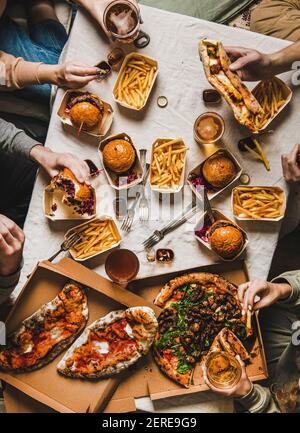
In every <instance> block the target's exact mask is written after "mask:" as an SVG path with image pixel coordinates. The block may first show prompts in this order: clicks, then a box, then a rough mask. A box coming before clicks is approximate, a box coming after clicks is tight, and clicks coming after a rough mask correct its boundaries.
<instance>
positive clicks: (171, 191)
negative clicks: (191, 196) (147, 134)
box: [150, 138, 188, 194]
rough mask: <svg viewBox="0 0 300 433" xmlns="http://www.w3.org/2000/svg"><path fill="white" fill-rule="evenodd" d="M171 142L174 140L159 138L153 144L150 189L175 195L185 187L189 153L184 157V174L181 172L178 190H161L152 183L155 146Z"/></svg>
mask: <svg viewBox="0 0 300 433" xmlns="http://www.w3.org/2000/svg"><path fill="white" fill-rule="evenodd" d="M171 140H173V138H157V139H156V140H155V142H154V143H153V144H152V153H151V165H150V188H151V189H152V191H156V192H160V193H161V194H173V193H176V192H179V191H181V190H182V187H183V185H184V178H185V169H186V158H187V151H186V152H185V155H184V166H183V168H182V172H181V176H180V182H179V185H178V187H177V188H161V187H159V186H156V185H152V183H151V177H152V162H153V150H154V145H155V144H163V143H165V142H168V141H171ZM181 141H182V143H183V144H185V143H184V141H183V140H181ZM187 150H188V148H187Z"/></svg>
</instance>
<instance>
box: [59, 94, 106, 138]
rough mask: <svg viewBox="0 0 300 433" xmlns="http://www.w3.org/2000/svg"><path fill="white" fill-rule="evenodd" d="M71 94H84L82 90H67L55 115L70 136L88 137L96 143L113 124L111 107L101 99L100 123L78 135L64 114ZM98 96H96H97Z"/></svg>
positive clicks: (75, 127) (66, 114)
mask: <svg viewBox="0 0 300 433" xmlns="http://www.w3.org/2000/svg"><path fill="white" fill-rule="evenodd" d="M72 93H78V94H80V93H86V92H85V91H84V90H67V91H66V92H65V93H64V95H63V97H62V100H61V103H60V105H59V108H58V111H57V115H58V117H59V118H60V120H61V122H62V124H63V127H64V129H65V130H66V131H68V132H70V133H71V134H74V135H76V136H78V137H80V136H81V137H88V138H92V139H93V140H94V141H96V142H98V141H99V138H101V137H104V136H105V135H106V134H107V133H108V131H109V130H110V127H111V125H112V122H113V117H114V111H113V109H112V106H111V105H110V104H109V103H108V102H106V101H103V99H101V98H100V99H101V101H102V103H103V106H104V113H103V118H102V121H101V122H100V123H99V124H98V125H97V126H95V127H94V128H93V129H90V130H89V131H84V130H81V131H80V134H78V127H77V126H74V125H73V123H72V122H71V120H70V116H69V114H68V113H67V112H66V107H67V103H68V100H69V97H70V95H71V94H72ZM97 96H98V95H97Z"/></svg>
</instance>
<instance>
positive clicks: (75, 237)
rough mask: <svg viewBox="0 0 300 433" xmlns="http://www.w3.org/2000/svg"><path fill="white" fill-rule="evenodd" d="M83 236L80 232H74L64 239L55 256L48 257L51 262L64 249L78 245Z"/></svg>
mask: <svg viewBox="0 0 300 433" xmlns="http://www.w3.org/2000/svg"><path fill="white" fill-rule="evenodd" d="M81 239H82V237H81V234H80V233H77V232H75V233H72V234H71V235H70V236H69V237H68V238H67V239H65V240H64V241H63V243H62V244H61V246H60V250H59V251H57V252H56V253H55V254H53V256H51V257H50V259H48V261H49V262H53V260H54V259H55V258H56V257H57V256H58V255H59V254H60V253H62V252H63V251H68V250H69V249H70V248H73V247H74V246H75V245H77V244H78V243H79V242H80V241H81Z"/></svg>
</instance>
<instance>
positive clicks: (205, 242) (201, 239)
mask: <svg viewBox="0 0 300 433" xmlns="http://www.w3.org/2000/svg"><path fill="white" fill-rule="evenodd" d="M212 212H213V215H214V217H215V220H216V221H219V220H225V221H229V222H231V223H232V224H234V225H237V224H236V223H235V222H233V221H232V220H231V219H230V218H228V217H227V216H226V215H224V214H223V213H222V212H220V211H219V210H218V209H212ZM207 220H208V221H207ZM210 226H211V223H210V222H209V219H208V216H207V212H205V213H204V214H203V215H201V217H200V219H199V221H198V222H197V224H196V226H195V228H194V233H195V238H196V239H197V241H199V242H200V244H202V245H203V246H205V247H206V248H208V249H209V250H210V251H211V252H212V253H213V254H215V255H216V256H217V257H218V258H219V259H220V260H223V261H224V262H232V261H233V260H236V259H238V258H239V257H241V255H242V254H243V253H244V251H245V249H246V248H247V245H248V243H249V240H248V236H247V233H246V232H245V230H243V229H242V228H241V227H240V226H238V227H239V229H240V230H241V232H242V233H243V235H244V246H243V248H242V249H241V251H240V252H239V253H238V254H237V255H236V256H235V257H234V258H233V259H224V257H221V256H219V254H217V253H216V252H215V251H213V249H212V248H211V246H210V243H209V242H208V239H207V237H206V236H205V234H204V236H202V237H201V236H198V235H197V232H198V231H199V230H201V229H203V228H204V227H205V228H206V229H207V230H208V228H209V227H210Z"/></svg>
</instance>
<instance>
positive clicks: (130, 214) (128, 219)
mask: <svg viewBox="0 0 300 433" xmlns="http://www.w3.org/2000/svg"><path fill="white" fill-rule="evenodd" d="M149 168H150V165H149V164H147V167H146V172H145V174H144V178H143V181H142V183H141V185H142V187H144V186H145V182H146V180H147V177H148V174H149ZM141 195H142V194H141V192H140V191H138V192H137V193H136V196H135V199H134V201H133V203H132V205H131V206H130V208H129V209H128V211H127V214H126V216H125V218H124V220H123V222H122V225H121V230H123V231H124V232H129V230H130V229H131V226H132V223H133V220H134V215H135V208H136V205H137V204H138V201H139V199H140V197H141Z"/></svg>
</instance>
